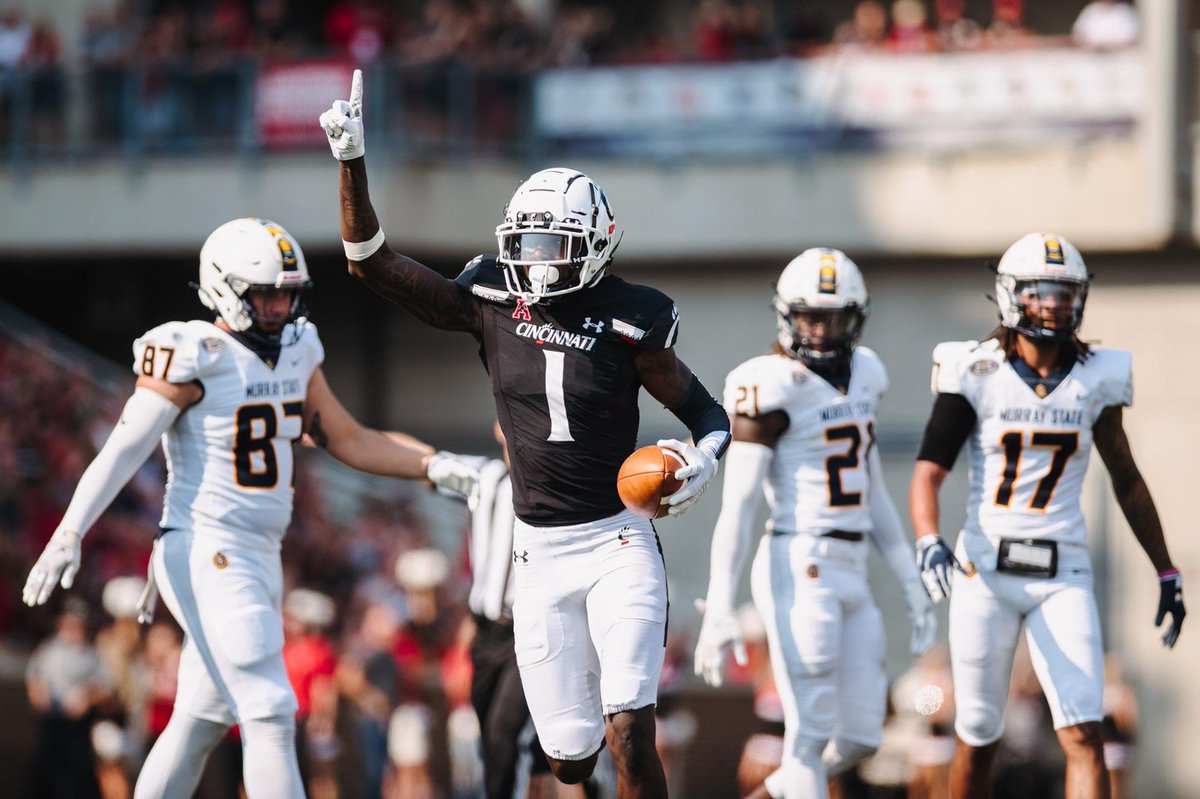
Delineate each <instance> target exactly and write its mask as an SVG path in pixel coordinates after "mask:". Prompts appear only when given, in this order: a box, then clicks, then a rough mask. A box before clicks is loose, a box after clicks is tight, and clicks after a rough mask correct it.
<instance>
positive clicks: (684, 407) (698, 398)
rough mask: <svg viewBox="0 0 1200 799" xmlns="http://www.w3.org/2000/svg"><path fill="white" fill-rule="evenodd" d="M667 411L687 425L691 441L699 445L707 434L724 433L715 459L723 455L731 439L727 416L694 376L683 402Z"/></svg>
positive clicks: (719, 404)
mask: <svg viewBox="0 0 1200 799" xmlns="http://www.w3.org/2000/svg"><path fill="white" fill-rule="evenodd" d="M667 410H669V411H670V412H671V413H673V414H675V416H676V417H677V418H678V419H679V421H681V422H683V423H684V424H685V425H687V428H688V430H689V431H691V434H692V440H693V441H695V442H696V443H700V440H701V439H702V438H704V437H705V436H707V435H708V434H709V433H724V434H725V440H724V441H722V442H721V446H720V447H719V448H718V449H717V457H718V458H719V457H721V456H722V455H724V454H725V449H726V448H727V447H728V446H729V439H730V438H731V436H730V433H729V416H728V415H727V414H726V413H725V409H724V408H722V407H721V403H719V402H717V401H716V400H715V399H713V395H712V394H709V393H708V389H706V388H705V387H704V386H703V385H702V384H701V383H700V380H699V379H697V377H696V376H695V375H692V382H691V385H689V386H688V391H687V395H686V396H685V397H684V398H683V402H681V403H679V404H678V405H676V406H675V407H674V408H668V409H667Z"/></svg>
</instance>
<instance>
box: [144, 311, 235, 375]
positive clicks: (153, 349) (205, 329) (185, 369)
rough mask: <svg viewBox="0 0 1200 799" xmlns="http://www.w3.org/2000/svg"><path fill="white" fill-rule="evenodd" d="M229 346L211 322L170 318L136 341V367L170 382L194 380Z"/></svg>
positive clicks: (204, 372)
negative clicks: (176, 320) (169, 320)
mask: <svg viewBox="0 0 1200 799" xmlns="http://www.w3.org/2000/svg"><path fill="white" fill-rule="evenodd" d="M227 346H228V342H227V341H226V340H225V339H224V338H223V337H222V336H221V335H220V334H219V333H217V332H216V328H214V327H213V326H212V325H211V324H210V323H208V322H203V321H200V320H193V321H191V322H167V323H166V324H164V325H159V326H158V327H156V328H153V329H151V330H148V331H146V332H145V333H144V334H143V335H141V336H140V337H138V338H137V339H136V340H135V341H134V342H133V371H134V374H138V375H146V376H148V377H157V378H159V379H161V380H166V381H167V382H168V383H190V382H192V381H193V380H198V379H200V378H201V377H203V376H204V375H205V374H206V373H207V372H208V371H209V370H210V369H211V368H212V366H213V364H214V363H216V362H217V360H218V359H219V358H220V357H221V353H222V352H224V350H225V348H226V347H227Z"/></svg>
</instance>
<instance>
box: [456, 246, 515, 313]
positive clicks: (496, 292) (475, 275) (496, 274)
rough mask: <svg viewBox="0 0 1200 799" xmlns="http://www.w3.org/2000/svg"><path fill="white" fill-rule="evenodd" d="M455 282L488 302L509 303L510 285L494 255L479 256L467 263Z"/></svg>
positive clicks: (510, 297)
mask: <svg viewBox="0 0 1200 799" xmlns="http://www.w3.org/2000/svg"><path fill="white" fill-rule="evenodd" d="M454 282H455V283H457V284H458V285H460V286H462V287H463V288H465V289H466V290H467V291H469V292H471V294H472V295H474V296H476V297H479V298H480V299H482V300H487V301H488V302H509V301H510V300H511V299H512V296H511V295H510V294H509V293H508V284H507V283H506V282H505V280H504V272H503V271H502V270H501V268H500V264H499V263H497V262H496V256H494V255H477V256H475V257H474V258H472V259H471V260H470V261H468V262H467V265H466V266H464V267H463V270H462V272H460V273H459V275H458V277H457V278H455V279H454Z"/></svg>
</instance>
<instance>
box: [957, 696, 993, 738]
mask: <svg viewBox="0 0 1200 799" xmlns="http://www.w3.org/2000/svg"><path fill="white" fill-rule="evenodd" d="M954 732H955V733H956V734H957V735H958V737H959V738H961V739H962V741H963V743H965V744H967V745H969V746H987V745H988V744H991V743H995V742H996V741H998V740H1000V736H1001V735H1003V734H1004V709H1003V708H990V707H987V706H985V705H984V704H982V703H965V704H964V703H960V704H959V706H958V711H957V712H956V713H955V717H954Z"/></svg>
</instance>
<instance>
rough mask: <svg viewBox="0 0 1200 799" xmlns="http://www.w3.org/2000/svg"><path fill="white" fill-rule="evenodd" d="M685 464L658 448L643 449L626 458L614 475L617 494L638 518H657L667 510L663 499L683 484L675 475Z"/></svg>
mask: <svg viewBox="0 0 1200 799" xmlns="http://www.w3.org/2000/svg"><path fill="white" fill-rule="evenodd" d="M686 465H687V464H686V463H684V461H683V456H681V455H680V454H679V453H678V452H675V451H674V450H670V449H664V448H663V447H659V446H649V447H642V448H641V449H639V450H636V451H635V452H634V453H633V454H632V455H630V456H629V457H628V458H626V459H625V462H624V463H622V464H621V471H620V472H618V473H617V493H618V494H619V495H620V497H621V501H622V502H624V503H625V507H627V508H629V509H630V510H631V511H633V512H634V513H636V514H637V515H638V516H642V517H645V518H647V519H657V518H659V517H660V516H666V515H667V510H668V509H669V508H670V506H669V505H667V504H666V503H665V502H663V499H664V498H665V497H669V496H671V495H672V494H674V493H675V492H676V491H678V490H679V488H680V486H682V485H683V481H682V480H679V479H676V477H675V472H677V471H679V470H680V469H682V468H683V467H684V466H686Z"/></svg>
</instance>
